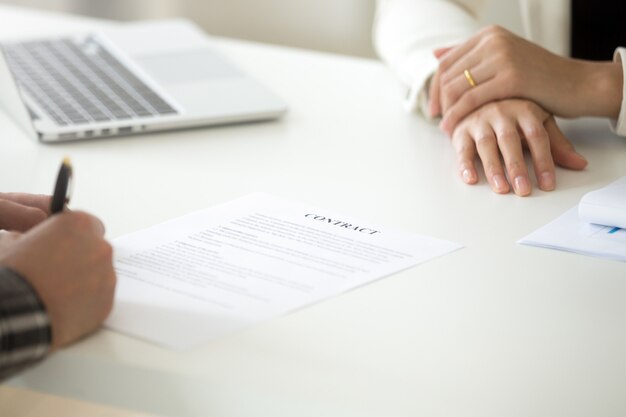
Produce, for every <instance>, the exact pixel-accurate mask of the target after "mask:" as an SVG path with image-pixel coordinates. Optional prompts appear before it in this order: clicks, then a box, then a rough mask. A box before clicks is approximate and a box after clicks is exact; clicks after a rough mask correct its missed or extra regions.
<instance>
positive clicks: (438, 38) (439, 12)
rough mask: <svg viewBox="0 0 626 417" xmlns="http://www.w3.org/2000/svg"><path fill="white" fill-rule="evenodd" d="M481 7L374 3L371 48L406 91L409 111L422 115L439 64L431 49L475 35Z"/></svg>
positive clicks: (472, 1) (407, 0) (404, 0)
mask: <svg viewBox="0 0 626 417" xmlns="http://www.w3.org/2000/svg"><path fill="white" fill-rule="evenodd" d="M461 3H463V5H461ZM482 4H483V0H459V1H457V2H455V1H449V0H378V1H377V10H376V18H375V21H374V31H373V37H374V47H375V48H376V51H377V52H378V54H379V56H380V57H381V58H382V60H383V61H385V63H387V65H389V66H390V67H391V69H392V70H393V71H394V72H395V73H396V75H397V76H398V77H399V79H400V81H401V82H402V83H403V84H404V85H405V86H406V87H407V88H408V94H407V100H406V107H407V109H408V110H411V111H414V110H422V112H424V109H425V105H426V102H427V96H426V94H427V91H426V90H425V87H426V85H427V81H428V80H429V79H430V76H431V75H432V74H433V72H434V71H435V70H436V69H437V65H438V64H437V60H436V59H435V57H434V55H433V50H434V49H436V48H439V47H442V46H451V45H454V44H457V43H459V42H461V41H463V40H464V39H466V38H467V37H469V36H470V35H472V34H473V33H474V32H476V31H477V30H478V29H479V24H478V21H477V19H476V14H477V13H478V12H479V10H480V9H481V7H482ZM425 114H426V113H425Z"/></svg>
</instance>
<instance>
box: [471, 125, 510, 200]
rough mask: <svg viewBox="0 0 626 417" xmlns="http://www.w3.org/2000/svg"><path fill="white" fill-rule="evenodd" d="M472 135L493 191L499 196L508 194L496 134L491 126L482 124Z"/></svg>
mask: <svg viewBox="0 0 626 417" xmlns="http://www.w3.org/2000/svg"><path fill="white" fill-rule="evenodd" d="M471 135H472V139H473V140H474V142H475V143H476V150H477V151H478V156H479V157H480V160H481V162H482V164H483V169H484V171H485V176H486V177H487V181H488V182H489V185H490V186H491V189H492V190H493V191H494V192H496V193H498V194H506V193H508V192H509V190H510V188H509V184H508V183H507V181H506V176H505V174H504V169H503V167H502V162H501V160H500V149H499V148H498V139H497V137H496V134H495V132H494V131H493V129H492V128H491V126H490V125H488V124H480V125H478V126H477V127H476V128H475V129H473V130H472V132H471Z"/></svg>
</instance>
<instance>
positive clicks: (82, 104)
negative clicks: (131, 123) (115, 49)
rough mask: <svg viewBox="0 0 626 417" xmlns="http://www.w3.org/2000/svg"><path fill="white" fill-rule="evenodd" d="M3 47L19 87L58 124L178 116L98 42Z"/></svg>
mask: <svg viewBox="0 0 626 417" xmlns="http://www.w3.org/2000/svg"><path fill="white" fill-rule="evenodd" d="M2 48H3V50H4V52H5V56H6V59H7V63H8V65H9V66H10V67H11V70H12V72H13V74H14V76H15V78H16V80H17V82H18V84H19V85H20V87H22V88H23V89H25V90H26V91H27V92H28V94H29V95H30V96H31V97H32V98H33V99H34V100H35V101H36V102H37V104H38V105H39V106H40V107H41V108H42V110H43V111H45V112H46V113H47V114H48V116H50V117H51V118H52V119H53V120H54V121H55V122H56V123H58V124H59V125H62V126H68V125H75V124H85V123H93V122H106V121H111V120H130V119H138V118H151V117H155V116H161V115H172V114H177V113H178V112H177V111H176V110H175V109H174V108H173V107H172V106H170V105H169V104H168V103H167V102H166V101H165V100H164V99H163V98H162V97H160V96H159V95H158V94H157V93H156V92H155V91H154V90H152V89H151V88H150V87H148V86H147V85H146V84H145V83H144V82H143V81H141V80H140V79H139V78H137V76H135V75H134V74H133V73H132V72H130V71H129V70H128V69H127V68H126V67H125V66H124V65H123V64H122V63H121V62H120V61H119V60H117V59H116V58H115V57H114V56H113V55H111V54H110V53H109V52H108V51H107V50H106V49H104V48H103V47H102V46H101V45H100V44H99V43H98V42H97V41H96V40H95V39H94V38H86V39H84V40H82V41H80V42H77V41H74V40H71V39H60V40H54V41H38V42H23V43H17V44H6V45H2Z"/></svg>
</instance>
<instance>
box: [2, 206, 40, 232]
mask: <svg viewBox="0 0 626 417" xmlns="http://www.w3.org/2000/svg"><path fill="white" fill-rule="evenodd" d="M47 217H48V214H47V213H46V212H44V211H43V210H41V209H39V208H36V207H29V206H24V205H21V204H19V203H16V202H13V201H11V200H3V199H0V229H1V230H10V231H18V232H25V231H27V230H29V229H30V228H32V227H33V226H35V225H37V224H39V223H41V222H42V221H44V220H45V219H46V218H47Z"/></svg>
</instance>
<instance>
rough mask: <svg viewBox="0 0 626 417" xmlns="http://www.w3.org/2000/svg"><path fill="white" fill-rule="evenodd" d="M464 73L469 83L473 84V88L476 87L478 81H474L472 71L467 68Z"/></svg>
mask: <svg viewBox="0 0 626 417" xmlns="http://www.w3.org/2000/svg"><path fill="white" fill-rule="evenodd" d="M463 74H465V79H466V80H467V82H468V83H469V85H471V86H472V88H474V87H476V85H477V84H476V81H474V77H472V73H471V72H470V71H469V70H468V69H466V70H465V71H463Z"/></svg>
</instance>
